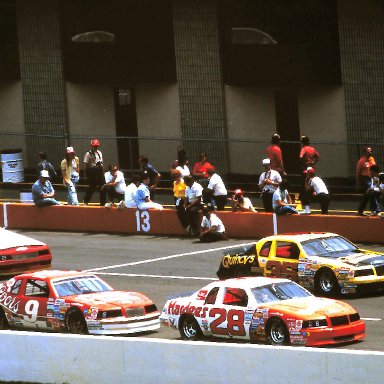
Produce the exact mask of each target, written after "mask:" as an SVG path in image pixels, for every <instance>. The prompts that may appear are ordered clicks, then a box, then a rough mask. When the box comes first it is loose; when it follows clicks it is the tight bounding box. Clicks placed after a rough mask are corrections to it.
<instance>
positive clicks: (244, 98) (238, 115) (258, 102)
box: [225, 86, 276, 175]
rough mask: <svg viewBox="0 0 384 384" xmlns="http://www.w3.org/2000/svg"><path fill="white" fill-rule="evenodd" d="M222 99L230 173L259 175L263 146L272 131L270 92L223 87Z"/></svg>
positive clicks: (272, 115)
mask: <svg viewBox="0 0 384 384" xmlns="http://www.w3.org/2000/svg"><path fill="white" fill-rule="evenodd" d="M225 100H226V111H227V122H228V125H227V128H228V139H229V140H230V144H229V160H230V171H231V173H235V174H250V175H251V174H257V173H260V172H262V165H261V160H262V159H263V158H264V157H265V147H266V143H268V142H269V141H270V139H271V136H272V135H273V133H275V132H276V119H275V101H274V95H273V89H268V88H255V87H233V86H227V87H225ZM236 140H237V141H236Z"/></svg>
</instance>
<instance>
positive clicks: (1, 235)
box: [0, 228, 46, 250]
mask: <svg viewBox="0 0 384 384" xmlns="http://www.w3.org/2000/svg"><path fill="white" fill-rule="evenodd" d="M32 245H35V246H42V245H46V244H45V243H42V242H41V241H39V240H35V239H32V238H30V237H28V236H24V235H20V234H18V233H16V232H12V231H8V230H6V229H4V228H1V229H0V249H3V250H4V249H9V248H16V247H27V246H32Z"/></svg>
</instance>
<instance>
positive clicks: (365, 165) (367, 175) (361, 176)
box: [356, 147, 376, 216]
mask: <svg viewBox="0 0 384 384" xmlns="http://www.w3.org/2000/svg"><path fill="white" fill-rule="evenodd" d="M374 165H376V161H375V158H374V157H373V153H372V148H371V147H365V148H364V149H363V154H362V156H361V157H360V159H359V160H358V161H357V164H356V189H357V190H359V189H361V190H362V191H363V192H364V195H363V199H362V200H361V202H360V204H359V208H358V210H357V214H358V215H360V216H365V213H364V210H365V207H366V206H367V203H368V201H369V200H370V196H369V193H368V191H369V188H370V185H371V169H370V168H371V167H372V166H374Z"/></svg>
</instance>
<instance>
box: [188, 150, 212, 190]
mask: <svg viewBox="0 0 384 384" xmlns="http://www.w3.org/2000/svg"><path fill="white" fill-rule="evenodd" d="M208 168H212V164H210V163H209V162H208V157H207V154H206V153H202V154H200V156H199V161H198V162H196V163H195V165H194V166H193V170H192V176H193V177H194V179H195V180H196V181H197V182H198V183H200V184H201V185H202V186H203V187H204V188H206V187H207V186H208V173H207V169H208Z"/></svg>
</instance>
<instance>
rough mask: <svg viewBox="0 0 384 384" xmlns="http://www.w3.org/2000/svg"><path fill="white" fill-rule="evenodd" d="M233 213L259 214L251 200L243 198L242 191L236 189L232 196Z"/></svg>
mask: <svg viewBox="0 0 384 384" xmlns="http://www.w3.org/2000/svg"><path fill="white" fill-rule="evenodd" d="M232 211H233V212H257V211H256V209H255V208H254V206H253V204H252V202H251V200H250V199H249V198H248V197H244V196H243V191H242V190H241V189H236V190H235V191H234V193H233V196H232Z"/></svg>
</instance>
